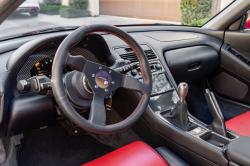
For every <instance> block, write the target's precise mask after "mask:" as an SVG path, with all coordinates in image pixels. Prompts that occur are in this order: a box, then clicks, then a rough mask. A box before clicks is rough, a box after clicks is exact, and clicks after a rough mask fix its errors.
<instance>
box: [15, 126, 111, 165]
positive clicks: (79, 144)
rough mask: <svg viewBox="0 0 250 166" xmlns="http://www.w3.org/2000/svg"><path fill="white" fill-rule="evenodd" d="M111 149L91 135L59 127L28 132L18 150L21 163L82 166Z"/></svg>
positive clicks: (19, 162)
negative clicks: (74, 134)
mask: <svg viewBox="0 0 250 166" xmlns="http://www.w3.org/2000/svg"><path fill="white" fill-rule="evenodd" d="M111 151H112V149H111V148H109V147H107V146H105V145H103V144H101V143H100V142H98V141H97V140H96V139H94V138H93V137H91V136H88V135H83V136H70V137H68V136H66V134H65V132H64V129H63V128H62V127H60V126H52V127H49V128H47V129H43V130H38V131H33V132H28V133H26V134H25V136H24V140H23V142H22V144H21V146H20V149H19V157H18V164H19V165H20V166H34V165H35V166H40V165H41V166H46V165H49V166H54V165H56V166H58V165H60V166H64V165H65V166H69V165H70V166H74V165H75V166H79V165H82V164H84V163H87V162H89V161H91V160H94V159H96V158H98V157H100V156H103V155H105V154H107V153H109V152H111Z"/></svg>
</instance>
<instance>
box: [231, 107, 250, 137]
mask: <svg viewBox="0 0 250 166" xmlns="http://www.w3.org/2000/svg"><path fill="white" fill-rule="evenodd" d="M226 128H227V129H229V130H232V131H234V132H235V133H237V134H239V135H241V136H248V137H250V130H249V128H250V111H248V112H246V113H244V114H242V115H239V116H237V117H235V118H233V119H230V120H228V121H226Z"/></svg>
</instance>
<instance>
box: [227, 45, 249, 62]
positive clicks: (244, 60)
mask: <svg viewBox="0 0 250 166" xmlns="http://www.w3.org/2000/svg"><path fill="white" fill-rule="evenodd" d="M227 50H228V51H229V52H230V53H232V54H233V55H234V56H236V57H238V58H239V59H240V60H241V61H243V62H245V63H246V64H248V65H249V66H250V60H248V59H247V58H246V57H244V56H243V55H241V54H240V53H238V52H237V51H236V50H234V49H233V48H231V47H229V48H228V49H227Z"/></svg>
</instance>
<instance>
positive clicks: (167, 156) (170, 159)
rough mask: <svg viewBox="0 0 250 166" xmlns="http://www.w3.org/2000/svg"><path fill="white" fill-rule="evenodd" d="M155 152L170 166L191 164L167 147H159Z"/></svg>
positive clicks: (187, 165)
mask: <svg viewBox="0 0 250 166" xmlns="http://www.w3.org/2000/svg"><path fill="white" fill-rule="evenodd" d="M155 150H156V151H157V152H158V153H159V154H160V155H161V157H162V158H164V160H166V161H167V163H168V165H169V166H189V164H187V163H186V162H185V161H184V160H182V159H181V158H180V157H178V156H177V155H176V154H174V153H173V152H172V151H171V150H169V149H168V148H166V147H163V146H162V147H158V148H156V149H155Z"/></svg>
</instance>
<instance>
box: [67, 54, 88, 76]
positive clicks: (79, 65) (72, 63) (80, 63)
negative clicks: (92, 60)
mask: <svg viewBox="0 0 250 166" xmlns="http://www.w3.org/2000/svg"><path fill="white" fill-rule="evenodd" d="M87 62H88V61H87V60H86V59H85V58H84V57H83V56H81V55H76V56H72V55H68V58H67V60H66V62H65V66H69V67H71V68H73V69H75V70H77V71H80V72H82V71H83V70H84V66H85V65H86V63H87Z"/></svg>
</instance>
